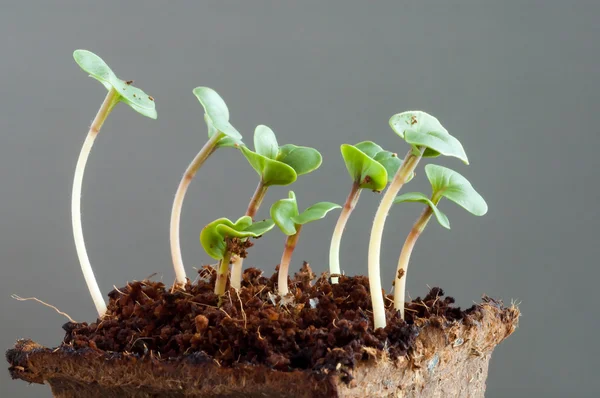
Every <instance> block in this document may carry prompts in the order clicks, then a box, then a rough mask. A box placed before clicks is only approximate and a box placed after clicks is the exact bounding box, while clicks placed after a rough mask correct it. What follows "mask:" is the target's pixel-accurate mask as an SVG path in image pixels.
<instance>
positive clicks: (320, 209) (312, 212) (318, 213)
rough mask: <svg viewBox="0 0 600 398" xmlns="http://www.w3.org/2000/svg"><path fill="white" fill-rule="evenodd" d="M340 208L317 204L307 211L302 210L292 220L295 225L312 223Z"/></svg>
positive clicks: (325, 203) (324, 203)
mask: <svg viewBox="0 0 600 398" xmlns="http://www.w3.org/2000/svg"><path fill="white" fill-rule="evenodd" d="M341 208H342V206H340V205H338V204H335V203H331V202H319V203H316V204H314V205H312V206H310V207H309V208H308V209H306V210H304V211H303V212H302V213H301V214H299V215H297V216H295V217H293V218H292V220H293V221H294V222H295V223H296V224H300V225H304V224H307V223H309V222H312V221H316V220H320V219H321V218H323V217H325V215H327V213H329V212H330V211H331V210H333V209H341Z"/></svg>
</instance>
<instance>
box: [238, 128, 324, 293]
mask: <svg viewBox="0 0 600 398" xmlns="http://www.w3.org/2000/svg"><path fill="white" fill-rule="evenodd" d="M240 149H241V150H242V153H243V154H244V156H245V157H246V159H247V160H248V162H249V163H250V165H251V166H252V168H254V170H256V172H257V173H258V175H259V177H260V180H259V182H258V185H257V187H256V190H255V191H254V195H252V198H251V199H250V203H249V204H248V209H247V210H246V215H247V216H250V217H252V218H254V216H255V215H256V212H257V211H258V209H259V207H260V205H261V204H262V201H263V199H264V197H265V194H266V193H267V189H268V188H269V187H270V186H272V185H289V184H291V183H293V182H294V181H296V178H297V177H298V176H300V175H303V174H307V173H310V172H311V171H314V170H316V169H317V168H319V166H320V165H321V162H322V161H323V159H322V157H321V154H320V153H319V151H317V150H316V149H314V148H308V147H303V146H296V145H291V144H287V145H283V146H281V147H280V146H279V144H278V143H277V138H276V137H275V133H273V130H271V129H270V128H269V127H267V126H264V125H259V126H258V127H256V129H255V130H254V150H255V151H256V152H252V151H251V150H250V149H248V148H247V147H246V146H240ZM243 261H244V260H243V259H242V258H240V257H238V256H234V258H233V259H232V263H233V265H232V267H231V286H232V287H234V288H235V289H239V288H240V284H241V282H242V265H243Z"/></svg>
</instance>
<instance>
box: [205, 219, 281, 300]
mask: <svg viewBox="0 0 600 398" xmlns="http://www.w3.org/2000/svg"><path fill="white" fill-rule="evenodd" d="M274 226H275V223H274V222H273V220H264V221H259V222H256V223H253V222H252V218H251V217H249V216H243V217H240V218H239V219H238V220H237V221H236V222H235V223H234V222H232V221H230V220H229V219H227V218H219V219H217V220H215V221H213V222H211V223H210V224H208V225H207V226H206V227H204V228H203V229H202V232H201V233H200V243H201V244H202V247H204V250H205V251H206V253H208V255H209V256H211V257H212V258H214V259H216V260H220V262H219V266H218V269H217V282H216V283H215V294H217V295H219V296H222V295H223V294H225V287H226V286H227V274H228V273H229V262H230V259H231V256H232V255H238V256H241V257H243V256H245V255H246V253H245V251H246V248H248V247H249V245H248V244H247V243H248V238H257V237H259V236H261V235H263V234H264V233H265V232H268V231H270V230H271V229H273V227H274Z"/></svg>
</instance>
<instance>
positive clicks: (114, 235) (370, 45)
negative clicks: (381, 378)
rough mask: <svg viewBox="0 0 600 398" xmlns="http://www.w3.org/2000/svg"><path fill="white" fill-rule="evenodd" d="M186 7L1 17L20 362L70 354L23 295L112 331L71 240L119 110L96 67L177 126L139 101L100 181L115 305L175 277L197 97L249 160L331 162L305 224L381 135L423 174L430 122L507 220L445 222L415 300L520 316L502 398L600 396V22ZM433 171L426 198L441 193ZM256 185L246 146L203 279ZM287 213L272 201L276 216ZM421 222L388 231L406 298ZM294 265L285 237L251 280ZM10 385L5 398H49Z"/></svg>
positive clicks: (8, 7) (396, 8) (589, 16)
mask: <svg viewBox="0 0 600 398" xmlns="http://www.w3.org/2000/svg"><path fill="white" fill-rule="evenodd" d="M169 3H170V4H171V5H167V2H166V1H158V0H156V1H149V0H145V1H136V2H132V1H130V2H118V1H102V2H98V1H95V2H86V1H69V2H67V1H44V2H42V1H39V2H25V1H6V0H4V1H2V2H1V3H0V4H1V8H0V38H1V39H0V53H1V54H2V56H1V58H0V65H1V66H0V68H1V69H0V71H1V72H2V75H1V76H2V77H1V78H0V93H1V96H0V115H1V117H0V134H1V145H0V180H1V181H2V190H1V195H2V198H1V200H0V212H1V218H0V219H1V220H2V222H1V226H0V253H1V258H2V276H1V278H0V292H1V293H0V297H1V298H0V306H1V311H2V312H1V333H0V346H1V347H3V348H8V347H10V346H11V345H12V344H13V343H14V341H15V339H17V338H20V337H29V338H33V339H35V340H36V341H37V342H39V343H42V344H45V345H49V346H53V345H56V344H58V343H59V342H60V341H61V339H62V336H63V332H62V330H61V327H60V326H61V325H62V323H63V322H65V319H64V318H63V317H61V316H59V315H57V314H56V313H55V312H54V311H52V310H50V309H48V308H45V307H43V306H41V305H39V304H36V303H33V302H25V303H21V302H17V301H15V300H12V299H11V298H10V295H11V294H12V293H16V294H19V295H21V296H37V297H38V298H40V299H42V300H45V301H47V302H49V303H52V304H54V305H56V306H57V307H59V308H60V309H62V310H64V311H66V312H67V313H69V314H70V315H71V316H72V317H73V318H75V319H76V320H79V321H90V320H92V319H93V318H94V306H93V304H92V301H91V300H90V298H89V295H88V293H87V290H86V286H85V283H84V280H83V277H82V275H81V272H80V270H79V265H78V262H77V257H76V253H75V248H74V244H73V241H72V233H71V221H70V193H71V183H72V177H73V170H74V165H75V162H76V159H77V156H78V153H79V149H80V147H81V144H82V142H83V139H84V137H85V134H86V132H87V127H88V125H89V123H90V121H91V119H92V118H93V116H94V114H95V112H96V110H97V108H98V106H99V105H100V102H101V101H102V98H103V96H104V89H103V88H102V87H101V86H100V84H98V83H97V82H95V81H94V80H92V79H89V78H87V77H86V76H85V74H84V72H82V71H81V70H80V69H79V68H78V66H77V65H76V64H75V63H74V61H73V59H72V56H71V54H72V52H73V50H74V49H76V48H86V49H89V50H92V51H94V52H97V53H98V54H100V55H101V56H102V57H104V59H105V60H106V61H107V62H108V63H109V64H110V65H111V66H112V67H113V69H114V70H115V71H116V72H117V74H118V75H119V76H121V77H122V78H124V79H135V81H136V85H138V86H139V87H141V88H143V89H144V90H146V91H147V92H148V93H150V94H151V95H153V96H154V97H155V98H156V101H157V108H158V115H159V117H158V120H157V121H152V120H150V119H147V118H144V117H142V116H140V115H139V114H137V113H135V112H133V111H132V110H131V109H128V108H127V107H126V106H123V105H120V106H119V107H118V108H117V109H116V110H115V112H114V113H113V114H112V115H111V117H110V118H109V120H108V122H107V123H106V125H105V127H104V129H103V130H102V132H101V134H100V136H99V138H98V140H97V142H96V145H95V146H94V150H93V152H92V154H91V157H90V161H89V163H88V168H87V172H86V179H85V180H84V189H83V225H84V230H85V237H86V240H87V245H88V249H89V255H90V259H91V261H92V265H93V266H94V268H95V271H96V276H97V278H98V281H99V284H100V286H101V289H102V291H103V292H104V293H106V292H108V291H109V290H111V289H112V287H113V285H117V286H122V285H123V284H125V283H126V281H128V280H132V279H142V278H144V277H146V276H148V275H150V274H152V273H154V272H158V273H159V277H162V278H163V280H164V281H165V282H167V283H171V282H172V281H173V278H174V274H173V271H172V269H171V265H170V254H169V243H168V223H169V213H170V207H171V200H172V198H173V195H174V192H175V189H176V187H177V184H178V182H179V178H180V176H181V174H182V172H183V170H184V169H185V167H186V166H187V164H188V163H189V161H190V160H191V159H192V158H193V156H194V155H195V154H196V152H197V150H198V149H199V148H200V147H201V145H202V144H203V143H204V142H205V140H206V128H205V126H204V123H203V119H202V111H201V107H200V105H199V103H198V101H197V100H196V99H195V97H194V96H193V95H192V89H193V88H194V87H196V86H199V85H206V86H210V87H213V88H215V89H216V90H217V91H218V92H219V93H220V94H221V95H222V96H223V98H224V99H225V100H226V101H227V103H228V105H229V108H230V110H231V114H232V122H233V124H234V125H235V126H236V127H237V128H238V129H239V130H240V131H241V132H242V133H243V134H244V135H245V137H246V141H247V142H248V143H251V142H252V139H251V137H252V132H253V130H254V127H255V126H256V125H257V124H261V123H262V124H267V125H269V126H271V127H272V128H273V130H274V131H275V132H276V134H277V135H278V137H279V140H280V143H295V144H300V145H309V146H316V147H318V148H319V149H320V150H321V151H322V153H323V154H324V162H323V165H322V167H321V168H320V169H319V170H318V171H317V172H315V173H313V174H311V175H308V176H304V177H301V178H300V179H299V181H298V182H297V183H296V184H294V186H293V189H294V190H295V191H296V193H297V195H298V200H299V203H300V206H301V207H305V206H307V205H309V204H311V203H313V202H314V201H318V200H330V201H336V202H342V201H343V200H344V199H345V197H346V194H347V191H348V189H349V188H350V179H349V177H348V176H347V174H346V170H345V168H344V164H343V162H342V159H341V157H340V153H339V146H340V144H342V143H356V142H358V141H361V140H365V139H374V140H376V141H377V142H378V143H380V144H381V145H383V146H384V147H386V148H389V149H393V150H396V151H398V152H399V153H402V154H403V153H404V152H405V151H406V150H407V146H406V144H405V143H404V142H403V141H402V140H401V139H400V138H398V137H397V136H396V135H395V134H393V132H392V131H391V130H390V129H389V127H388V124H387V123H388V119H389V117H390V116H391V115H393V114H394V113H397V112H400V111H403V110H409V109H415V108H416V109H423V110H426V111H428V112H430V113H432V114H434V115H436V116H437V117H438V118H439V119H440V120H441V121H442V123H443V124H444V125H445V126H446V127H447V128H448V130H449V131H450V132H451V133H452V134H454V135H455V136H456V137H458V138H459V139H460V140H461V141H462V142H463V143H464V146H465V148H466V150H467V153H468V155H469V157H470V159H471V166H469V167H467V166H465V165H463V164H462V163H460V162H459V161H457V160H454V159H438V160H435V162H436V163H440V164H444V165H447V166H449V167H453V168H455V169H456V170H457V171H459V172H460V173H463V174H464V175H465V176H467V177H468V178H469V179H470V180H471V181H472V183H473V185H474V186H475V187H476V188H477V189H478V190H479V191H480V192H482V193H483V195H484V196H485V198H486V199H487V201H488V203H489V206H490V211H489V213H488V215H486V216H485V217H482V218H478V217H473V216H470V215H468V214H467V213H466V212H464V211H463V210H462V209H460V208H458V207H457V206H455V205H453V204H451V202H446V203H443V204H442V209H443V210H444V211H446V212H447V214H448V216H449V218H450V220H451V223H452V230H451V231H446V230H444V229H443V228H441V227H440V226H439V225H437V224H435V223H432V224H431V226H430V227H428V229H427V231H426V232H425V234H424V236H423V238H422V240H421V241H419V243H418V244H417V248H416V250H415V253H414V257H413V260H412V265H411V268H410V270H409V280H408V290H409V293H410V294H411V295H412V296H413V297H414V296H416V295H423V294H424V293H425V292H426V291H427V286H428V285H429V286H436V285H439V286H442V287H443V288H444V289H445V290H446V291H447V292H448V293H449V294H450V295H453V296H455V297H456V298H457V301H458V303H459V304H460V305H463V306H469V305H470V304H471V303H472V302H473V301H477V300H479V298H480V296H481V295H482V294H483V293H485V294H488V295H491V296H494V297H499V298H504V299H505V301H507V302H510V301H511V300H513V299H514V300H517V301H520V302H521V309H522V312H523V317H522V319H521V324H520V328H519V329H518V330H517V332H516V333H515V334H514V335H513V336H512V337H511V338H509V339H508V340H507V341H506V342H504V343H503V344H502V345H501V346H499V347H498V349H497V351H496V352H495V354H494V357H493V360H492V364H491V369H490V378H489V389H488V395H487V396H488V397H491V398H493V397H496V398H498V397H509V396H510V397H565V396H569V397H593V396H598V395H597V394H598V391H600V378H599V377H597V375H596V372H597V369H598V366H597V363H598V362H597V361H598V356H599V355H600V348H599V345H598V344H597V341H596V340H595V339H596V337H597V332H598V326H599V321H598V309H597V306H596V304H595V302H594V300H595V295H593V292H594V291H595V287H596V284H597V281H598V277H600V273H599V271H598V264H597V258H598V255H599V254H600V253H599V250H598V249H599V245H598V242H597V240H598V235H597V226H596V225H597V223H598V221H599V220H600V217H599V214H598V206H597V205H598V197H599V193H600V189H599V188H598V177H597V176H598V174H597V169H598V166H600V161H599V158H598V157H597V156H596V150H597V149H598V147H599V145H600V139H599V138H598V129H597V123H596V118H597V117H598V109H599V106H600V96H599V94H598V93H599V90H598V89H599V87H598V81H599V78H600V68H599V67H598V61H599V53H598V52H599V50H600V45H599V43H600V40H599V33H600V31H599V25H598V18H599V17H600V2H598V1H592V0H590V1H588V2H585V1H575V2H566V1H558V0H544V1H542V0H540V1H518V2H517V1H512V2H511V1H470V2H469V1H460V2H459V1H453V2H446V1H437V2H436V1H411V2H408V1H398V0H390V1H371V2H366V1H349V0H344V1H302V2H300V1H298V2H291V1H239V2H232V1H225V2H224V1H194V2H192V1H188V2H169ZM422 166H423V165H422V164H421V166H420V167H419V173H418V174H419V177H420V178H419V179H417V180H415V181H414V182H413V183H411V187H410V188H408V189H410V190H425V191H426V192H427V191H428V186H427V184H426V180H425V179H424V174H423V172H422ZM256 182H257V176H256V175H255V173H254V171H253V170H252V169H250V167H248V165H247V164H246V161H245V159H244V158H243V157H242V156H241V155H240V153H238V152H237V151H235V150H223V151H222V152H219V153H218V156H215V157H214V158H211V159H210V161H209V162H208V163H207V164H206V166H205V168H204V169H202V171H201V173H200V174H199V175H198V178H197V179H196V180H195V181H194V182H193V184H192V187H191V190H190V191H189V193H188V197H187V201H186V202H185V206H184V219H183V222H182V244H183V254H184V260H185V264H186V265H187V269H188V271H189V274H190V275H191V274H193V272H194V271H193V269H192V267H197V266H199V265H201V264H203V263H208V262H209V258H208V257H207V255H206V254H205V253H204V252H203V250H202V248H201V247H200V245H199V242H198V234H199V232H200V229H201V228H202V227H203V226H204V225H205V224H206V223H207V222H209V221H212V220H213V219H215V218H217V217H220V216H229V217H237V216H239V215H241V214H242V213H243V212H244V210H245V207H246V204H247V201H248V200H249V198H250V196H251V194H252V191H253V189H254V187H255V184H256ZM405 192H407V191H405ZM286 193H287V188H285V187H279V188H274V189H272V190H270V192H269V194H268V197H267V200H266V203H265V206H264V208H263V209H261V211H260V215H266V214H267V209H268V206H269V205H270V203H272V202H273V201H274V200H276V199H279V198H281V197H283V196H284V195H286ZM379 198H380V196H378V195H375V194H372V193H369V192H365V193H364V194H363V197H362V199H361V201H360V203H359V206H358V208H357V210H356V212H355V214H354V215H353V216H352V218H351V220H350V223H349V227H348V230H347V233H346V235H345V239H344V241H343V252H342V259H343V268H344V269H345V271H346V272H347V273H349V274H356V273H365V272H366V256H367V246H368V233H369V226H370V222H371V219H372V217H373V215H374V212H375V208H376V206H377V203H378V201H379ZM419 212H420V207H419V206H417V205H404V206H402V207H399V208H397V209H395V210H394V211H393V212H392V214H391V215H390V217H389V219H388V223H387V227H386V235H385V242H384V249H383V256H382V263H383V270H382V273H383V275H384V286H386V288H389V287H390V280H391V278H392V275H393V270H394V268H395V264H396V261H397V256H398V254H399V247H400V245H401V242H402V241H403V239H404V237H405V235H406V233H407V232H408V230H409V228H410V226H411V225H412V222H413V221H414V219H415V218H416V217H417V215H418V214H419ZM335 218H336V217H335V216H333V217H328V218H327V219H325V220H324V221H322V222H319V223H318V224H313V225H309V226H307V227H306V229H305V232H304V233H303V236H302V238H301V239H300V244H299V247H298V248H297V252H296V254H295V256H294V259H293V268H298V267H299V266H300V265H301V260H307V261H309V262H311V264H312V265H313V267H314V268H315V269H316V270H317V271H319V272H320V271H324V270H325V269H326V266H327V261H326V259H327V253H328V240H329V237H330V234H331V232H332V230H333V226H334V223H335ZM282 247H283V237H282V236H281V235H280V234H278V233H272V234H270V235H268V236H267V237H265V238H264V239H262V240H260V241H259V242H258V244H257V245H256V247H254V248H252V249H251V253H250V258H249V260H247V261H246V264H247V265H257V266H260V267H262V268H264V269H265V270H266V271H267V272H271V270H273V268H274V266H275V265H276V264H277V263H278V261H279V257H280V255H281V250H282ZM4 366H6V364H5V365H4ZM0 374H1V376H0V383H1V388H0V390H1V391H2V394H0V395H1V396H6V397H47V396H50V392H49V390H48V389H47V388H46V387H42V386H37V385H32V386H28V385H26V384H25V383H23V382H10V381H9V377H8V373H7V372H6V371H4V372H0Z"/></svg>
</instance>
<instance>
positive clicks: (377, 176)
mask: <svg viewBox="0 0 600 398" xmlns="http://www.w3.org/2000/svg"><path fill="white" fill-rule="evenodd" d="M340 150H341V152H342V157H343V158H344V163H345V164H346V169H348V173H349V174H350V177H352V179H353V180H354V182H355V183H357V184H359V187H360V188H362V189H371V190H373V191H382V190H383V189H384V188H385V186H386V185H387V183H388V182H389V181H390V180H391V179H392V178H393V177H394V175H395V174H396V172H397V171H398V169H399V168H400V166H401V165H402V159H400V158H398V156H397V155H396V154H394V153H392V152H389V151H384V150H383V148H381V147H380V146H379V145H377V144H376V143H374V142H372V141H363V142H359V143H358V144H356V145H350V144H343V145H342V146H341V147H340Z"/></svg>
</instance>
